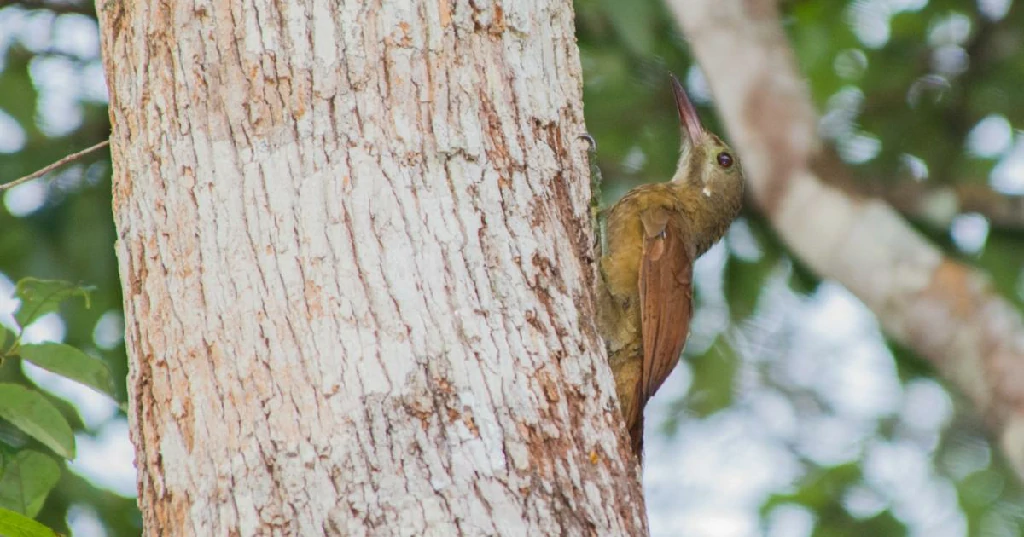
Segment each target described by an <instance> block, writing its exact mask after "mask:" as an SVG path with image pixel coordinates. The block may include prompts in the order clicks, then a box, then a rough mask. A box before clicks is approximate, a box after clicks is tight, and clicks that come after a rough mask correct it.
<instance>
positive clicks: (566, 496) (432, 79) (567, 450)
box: [97, 0, 646, 536]
mask: <svg viewBox="0 0 1024 537" xmlns="http://www.w3.org/2000/svg"><path fill="white" fill-rule="evenodd" d="M97 8H98V11H99V16H100V26H101V33H102V43H103V54H104V64H105V67H106V74H107V79H108V83H109V85H110V89H111V99H110V111H111V120H112V123H113V128H114V131H113V136H112V144H111V149H112V152H113V160H114V167H115V170H114V212H115V218H116V223H117V229H118V234H119V241H118V244H117V254H118V257H119V260H120V268H121V277H122V282H123V286H124V295H125V311H126V319H127V322H126V324H127V337H126V344H127V348H128V352H129V357H130V365H131V377H130V392H131V406H132V409H131V423H132V438H133V441H134V442H135V445H136V449H137V459H138V465H139V492H140V502H141V506H142V510H143V514H144V520H145V524H146V526H147V528H148V529H149V531H150V532H151V533H154V534H176V535H256V534H259V535H264V534H272V535H286V534H287V535H319V534H330V535H445V536H447V535H551V534H565V535H633V534H640V533H645V531H646V529H645V526H646V520H645V514H644V506H643V500H642V497H641V490H640V486H639V482H638V476H637V475H636V467H635V459H633V457H632V456H631V455H630V454H629V451H628V448H627V445H626V442H624V435H623V434H622V427H621V420H620V416H619V413H618V409H617V404H616V402H615V400H614V396H613V384H612V379H611V376H610V374H609V370H608V368H607V366H606V365H605V364H604V360H605V357H604V351H603V345H602V344H601V340H600V337H599V336H598V334H597V333H596V331H595V327H594V323H593V307H594V305H593V303H592V300H591V285H592V279H593V274H594V272H593V266H592V263H591V261H589V256H591V255H592V252H591V247H590V236H591V230H590V224H589V222H588V205H587V203H588V197H589V184H588V180H587V176H586V174H587V167H586V164H585V154H584V149H585V145H584V144H583V143H582V142H578V141H577V140H576V136H577V135H579V134H581V133H582V132H584V130H585V129H584V126H583V120H582V103H581V91H580V67H579V58H578V56H577V49H576V45H575V39H574V34H573V32H574V29H573V13H572V6H571V3H570V2H569V1H568V0H565V1H559V2H546V1H541V0H533V1H525V2H515V3H509V4H501V3H497V2H474V1H465V0H455V1H447V0H441V1H439V2H404V1H391V0H387V1H379V2H362V1H357V0H347V1H342V2H328V1H326V0H310V1H304V2H272V1H269V0H250V1H246V2H208V1H203V0H199V1H198V2H197V3H174V2H171V3H167V2H158V1H155V0H138V1H133V2H129V1H127V0H110V1H109V2H106V1H105V2H98V5H97Z"/></svg>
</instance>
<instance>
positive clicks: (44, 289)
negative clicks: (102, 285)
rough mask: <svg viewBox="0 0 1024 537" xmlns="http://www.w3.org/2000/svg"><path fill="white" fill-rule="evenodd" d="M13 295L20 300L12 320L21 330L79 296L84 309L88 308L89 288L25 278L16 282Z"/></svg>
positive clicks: (64, 282)
mask: <svg viewBox="0 0 1024 537" xmlns="http://www.w3.org/2000/svg"><path fill="white" fill-rule="evenodd" d="M14 295H15V296H17V297H18V299H19V300H21V307H19V308H18V311H17V313H15V314H14V320H15V321H17V322H18V326H21V327H22V328H24V327H26V326H28V325H30V324H32V322H33V321H35V320H36V319H38V318H40V317H42V316H43V315H46V314H47V313H50V312H54V311H57V308H58V307H59V306H60V304H61V302H64V301H65V300H67V299H69V298H72V297H75V296H81V297H82V299H83V300H84V301H85V307H87V308H88V307H89V288H86V287H82V286H80V285H75V284H73V283H71V282H66V281H62V280H37V279H35V278H25V279H22V280H21V281H19V282H18V285H17V287H15V289H14Z"/></svg>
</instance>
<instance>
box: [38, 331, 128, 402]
mask: <svg viewBox="0 0 1024 537" xmlns="http://www.w3.org/2000/svg"><path fill="white" fill-rule="evenodd" d="M18 354H19V355H20V356H21V357H22V358H23V359H25V360H28V361H29V362H32V363H33V364H35V365H37V366H39V367H41V368H43V369H45V370H47V371H51V372H53V373H56V374H58V375H60V376H62V377H66V378H69V379H71V380H73V381H75V382H80V383H82V384H85V385H86V386H88V387H90V388H92V389H94V390H96V391H98V392H101V393H104V394H106V395H109V396H110V397H111V398H114V397H115V392H114V380H113V377H112V376H111V374H110V368H109V367H107V364H106V362H104V361H103V360H99V359H96V358H94V357H92V356H90V355H88V354H86V353H84V352H82V351H80V350H78V349H76V348H75V347H72V346H71V345H65V344H63V343H40V344H35V345H22V346H21V347H19V348H18Z"/></svg>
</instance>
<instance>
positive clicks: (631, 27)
mask: <svg viewBox="0 0 1024 537" xmlns="http://www.w3.org/2000/svg"><path fill="white" fill-rule="evenodd" d="M656 6H657V4H655V3H654V2H621V1H619V0H601V7H602V8H604V10H605V11H606V12H607V13H608V22H610V23H611V25H612V28H614V29H615V33H616V34H617V35H618V37H619V39H621V40H622V43H623V44H624V45H626V48H627V49H629V51H630V52H632V53H633V54H636V55H638V56H643V57H647V56H651V55H652V54H653V53H654V35H655V32H654V29H655V26H656V24H657V22H658V13H657V11H656Z"/></svg>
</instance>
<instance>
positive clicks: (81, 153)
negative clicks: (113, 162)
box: [0, 140, 110, 192]
mask: <svg viewBox="0 0 1024 537" xmlns="http://www.w3.org/2000/svg"><path fill="white" fill-rule="evenodd" d="M108 145H110V140H103V141H102V142H100V143H98V144H96V145H94V146H92V147H87V148H85V149H83V150H81V151H79V152H77V153H72V154H70V155H68V156H66V157H64V158H62V159H60V160H58V161H57V162H54V163H53V164H50V165H49V166H46V167H45V168H43V169H41V170H36V171H34V172H32V173H30V174H28V175H26V176H25V177H19V178H17V179H15V180H13V181H11V182H9V183H3V184H0V192H3V191H4V190H8V189H11V188H14V187H16V186H18V185H20V184H23V183H27V182H29V181H31V180H33V179H38V178H40V177H42V176H44V175H46V174H48V173H50V172H52V171H53V170H56V169H57V168H60V167H61V166H64V165H65V164H68V163H71V162H74V161H76V160H78V159H80V158H82V157H84V156H86V155H88V154H89V153H92V152H93V151H97V150H99V149H103V148H104V147H107V146H108Z"/></svg>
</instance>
